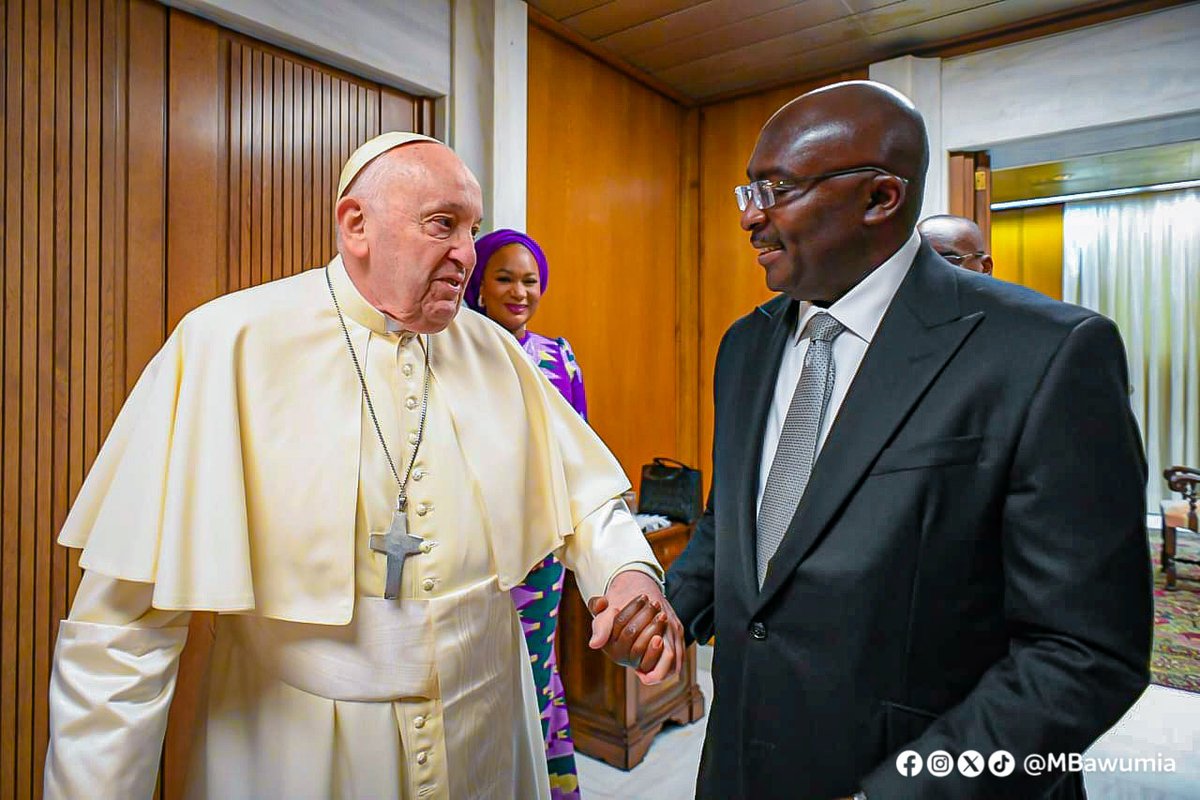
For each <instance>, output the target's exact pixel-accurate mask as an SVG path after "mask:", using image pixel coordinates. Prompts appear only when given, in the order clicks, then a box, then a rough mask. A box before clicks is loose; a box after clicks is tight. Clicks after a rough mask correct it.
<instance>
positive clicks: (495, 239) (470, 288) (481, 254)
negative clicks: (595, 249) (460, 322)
mask: <svg viewBox="0 0 1200 800" xmlns="http://www.w3.org/2000/svg"><path fill="white" fill-rule="evenodd" d="M510 244H520V245H524V246H525V249H526V250H528V251H529V252H531V253H533V259H534V261H537V265H538V280H539V281H540V283H541V285H542V294H543V295H544V294H545V293H546V286H547V285H549V283H550V266H549V265H548V264H547V263H546V254H545V253H543V252H542V248H541V247H539V246H538V243H537V242H535V241H534V240H533V239H531V238H530V237H529V236H527V235H525V234H524V233H521V232H520V231H514V230H511V229H509V228H501V229H500V230H498V231H492V232H491V233H489V234H487V235H486V236H480V237H479V238H478V239H476V240H475V271H474V272H472V273H471V279H470V280H468V281H467V288H466V291H464V292H463V302H464V303H466V304H467V307H468V308H472V309H474V310H476V311H483V307H482V305H480V303H479V287H480V286H482V285H483V271H484V269H485V268H487V263H488V261H489V260H490V259H491V257H492V255H494V254H495V252H496V251H497V250H499V249H500V248H501V247H504V246H506V245H510Z"/></svg>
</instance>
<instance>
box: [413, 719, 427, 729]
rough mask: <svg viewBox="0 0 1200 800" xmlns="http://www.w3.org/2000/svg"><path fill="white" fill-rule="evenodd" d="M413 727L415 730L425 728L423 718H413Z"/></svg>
mask: <svg viewBox="0 0 1200 800" xmlns="http://www.w3.org/2000/svg"><path fill="white" fill-rule="evenodd" d="M413 727H414V728H416V729H417V730H420V729H421V728H424V727H425V717H423V716H420V715H418V716H416V717H413Z"/></svg>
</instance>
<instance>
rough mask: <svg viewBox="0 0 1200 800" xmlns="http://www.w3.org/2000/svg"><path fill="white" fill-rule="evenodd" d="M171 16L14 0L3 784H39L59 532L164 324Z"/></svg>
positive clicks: (64, 597)
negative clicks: (167, 63)
mask: <svg viewBox="0 0 1200 800" xmlns="http://www.w3.org/2000/svg"><path fill="white" fill-rule="evenodd" d="M164 20H165V12H164V11H163V9H162V7H160V6H158V5H156V4H153V3H151V2H149V0H132V2H130V1H129V0H94V1H92V2H87V1H86V0H77V1H76V2H74V3H67V2H54V0H23V1H22V2H10V3H5V4H4V5H3V20H2V22H0V29H2V31H3V33H2V34H0V36H2V37H3V46H2V49H3V52H4V59H3V69H4V76H3V79H2V80H0V85H2V86H3V91H4V97H3V100H2V101H0V105H2V106H3V108H4V113H3V123H2V125H3V137H2V138H3V141H4V154H3V158H2V159H0V171H2V172H3V173H4V185H5V193H4V207H3V233H4V277H3V306H4V310H3V316H4V322H3V327H2V329H0V330H2V336H3V343H2V344H0V351H2V352H3V359H4V367H3V376H4V377H3V408H4V427H3V429H2V433H0V436H2V440H3V441H2V442H0V444H2V452H3V466H2V468H0V481H2V483H3V487H2V489H0V504H2V507H3V529H2V531H0V537H2V540H3V541H2V546H0V579H2V584H3V588H2V589H0V798H4V800H7V799H8V798H27V797H40V796H41V794H42V763H43V759H44V754H45V749H46V740H47V735H48V715H47V699H46V692H47V687H48V684H49V676H50V662H51V657H52V653H53V647H54V641H55V638H56V636H57V631H58V621H59V620H60V619H61V618H62V617H63V616H64V615H65V613H66V610H67V608H68V604H69V602H70V598H71V595H72V594H73V592H74V589H75V587H76V586H77V585H78V578H79V570H78V564H77V556H75V555H74V554H70V553H68V552H67V551H66V550H65V549H63V548H60V547H57V546H56V545H55V544H54V538H55V536H56V534H57V532H58V529H59V527H60V526H61V524H62V521H63V519H64V518H65V516H66V512H67V509H68V507H69V503H70V501H71V499H72V498H73V497H74V495H75V494H76V492H77V491H78V489H79V486H80V483H81V482H82V480H83V475H84V473H85V470H86V468H87V466H88V465H90V463H91V461H92V459H93V458H94V457H95V454H96V451H97V449H98V447H99V444H100V441H101V437H102V435H103V433H104V432H105V431H107V430H108V427H109V426H110V425H111V424H112V421H113V419H114V418H115V415H116V411H117V409H118V408H119V406H120V403H121V401H122V400H123V399H124V396H125V393H126V391H127V390H128V386H129V384H130V383H131V382H132V381H133V380H134V379H135V378H136V376H137V374H138V372H140V370H141V368H142V366H143V365H144V363H145V361H146V359H147V358H148V357H149V355H150V354H151V353H152V352H153V350H154V348H156V347H157V345H158V343H159V342H161V339H162V335H163V325H162V320H163V298H162V291H161V282H162V276H163V252H162V247H161V238H162V220H161V208H162V198H163V182H164V177H165V173H164V167H165V162H164V156H165V146H164V129H163V126H162V120H163V106H162V97H163V81H164V75H165V72H164V63H163V53H164V48H165V28H164ZM131 73H136V75H137V77H136V79H133V78H131ZM131 119H132V121H133V122H135V123H136V124H131ZM154 121H158V123H159V124H158V125H157V126H156V125H154V124H153V122H154Z"/></svg>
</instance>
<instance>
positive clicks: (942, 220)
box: [917, 214, 992, 275]
mask: <svg viewBox="0 0 1200 800" xmlns="http://www.w3.org/2000/svg"><path fill="white" fill-rule="evenodd" d="M917 230H918V231H919V232H920V234H921V238H923V239H924V240H925V241H926V242H928V243H929V246H930V247H932V248H933V249H934V250H935V251H936V252H937V254H938V255H940V256H941V257H942V258H945V259H946V260H947V261H949V262H950V263H952V264H956V265H957V266H960V267H964V268H965V269H969V270H971V271H973V272H982V273H983V274H985V275H991V274H992V257H991V256H990V255H988V252H987V243H986V242H984V240H983V231H981V230H979V226H978V225H976V224H975V221H974V220H971V219H967V218H966V217H957V216H954V215H953V214H938V215H937V216H933V217H927V218H926V219H923V220H921V224H920V225H918V226H917Z"/></svg>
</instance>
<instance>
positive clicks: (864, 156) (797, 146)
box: [759, 81, 929, 233]
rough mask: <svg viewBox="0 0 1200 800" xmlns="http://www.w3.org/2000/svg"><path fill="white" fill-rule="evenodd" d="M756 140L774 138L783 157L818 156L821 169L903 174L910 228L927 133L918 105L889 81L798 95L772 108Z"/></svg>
mask: <svg viewBox="0 0 1200 800" xmlns="http://www.w3.org/2000/svg"><path fill="white" fill-rule="evenodd" d="M759 142H760V145H761V144H762V143H763V142H773V143H776V144H778V145H779V146H780V149H781V151H782V152H783V153H784V154H785V157H790V158H797V159H804V157H805V156H806V155H807V156H808V157H809V159H810V160H811V159H819V160H820V161H821V162H822V163H824V164H826V165H828V166H827V167H826V168H824V169H822V171H823V172H824V171H832V170H834V169H840V168H844V167H854V166H863V165H869V166H875V167H881V168H882V169H885V170H887V171H888V172H891V173H892V174H894V175H898V176H900V177H901V178H905V179H906V180H907V181H908V197H907V198H906V202H905V204H904V215H903V216H904V218H906V219H908V220H910V222H909V229H908V233H912V226H913V225H915V224H916V222H917V216H918V215H919V214H920V211H921V198H922V194H923V190H924V186H925V173H926V171H927V170H928V169H929V139H928V136H927V135H926V132H925V120H924V119H923V118H922V117H921V114H920V112H919V111H917V109H916V106H914V105H913V104H912V101H911V100H909V99H908V98H907V97H905V96H904V95H902V94H901V93H900V92H898V91H896V90H895V89H893V88H891V87H890V86H885V85H883V84H881V83H875V82H872V81H847V82H844V83H835V84H833V85H832V86H825V87H822V88H820V89H816V90H814V91H811V92H809V93H807V94H804V95H801V96H800V97H797V98H796V99H795V100H793V101H791V102H790V103H788V104H787V105H785V106H784V107H783V108H781V109H779V110H778V111H776V112H775V114H774V115H773V116H772V117H771V119H770V120H768V121H767V124H766V125H765V126H764V127H763V130H762V134H761V136H760V139H759ZM814 163H815V162H814Z"/></svg>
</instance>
